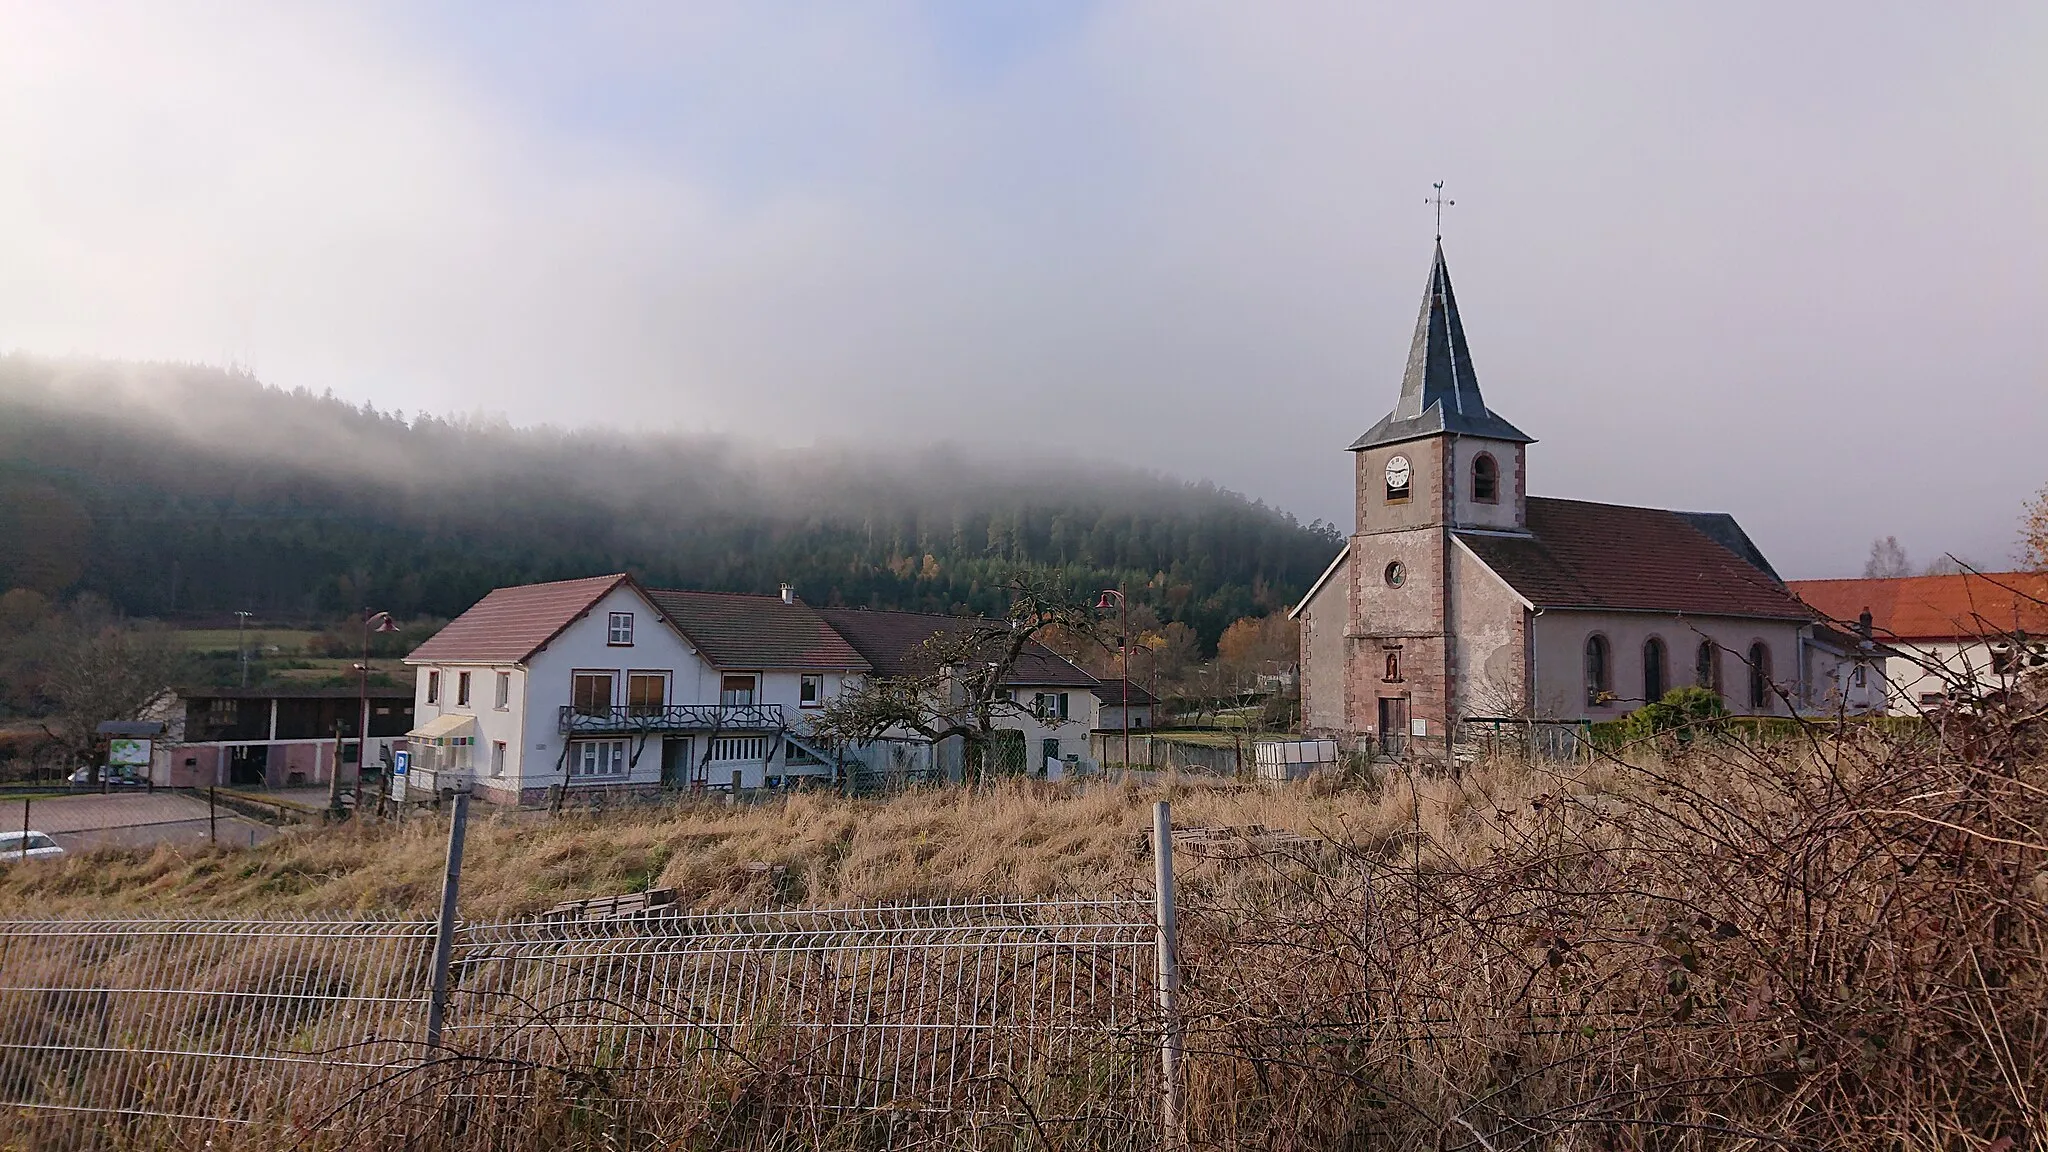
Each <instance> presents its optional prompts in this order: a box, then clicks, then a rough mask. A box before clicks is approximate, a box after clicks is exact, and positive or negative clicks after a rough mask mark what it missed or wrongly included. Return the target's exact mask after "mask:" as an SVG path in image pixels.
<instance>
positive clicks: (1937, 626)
mask: <svg viewBox="0 0 2048 1152" xmlns="http://www.w3.org/2000/svg"><path fill="white" fill-rule="evenodd" d="M1787 587H1789V588H1791V589H1792V592H1793V594H1794V595H1796V596H1798V597H1799V598H1800V599H1801V600H1803V601H1805V602H1806V603H1807V604H1809V605H1811V606H1812V607H1813V608H1814V610H1815V611H1817V612H1819V613H1820V614H1821V615H1824V616H1827V617H1828V618H1830V619H1833V620H1838V621H1841V622H1843V623H1850V622H1855V630H1857V631H1860V632H1864V633H1867V634H1869V635H1871V636H1874V637H1875V638H1876V639H1878V640H1879V641H1882V642H1883V645H1884V647H1885V649H1886V651H1887V652H1888V654H1889V655H1888V657H1887V658H1886V659H1885V661H1884V663H1883V667H1882V673H1883V675H1882V681H1883V683H1881V684H1878V685H1875V687H1876V688H1877V690H1878V691H1880V692H1885V691H1888V692H1889V695H1890V707H1891V711H1892V712H1893V713H1894V714H1895V715H1901V716H1911V715H1917V714H1919V713H1922V712H1925V711H1926V710H1927V709H1929V708H1935V707H1939V706H1941V705H1942V704H1945V703H1947V702H1949V697H1950V695H1951V693H1955V692H1960V693H1961V694H1963V695H1966V696H1968V695H1978V694H1982V693H1988V692H1996V691H2000V690H2003V689H2008V688H2011V687H2012V685H2013V682H2014V681H2015V680H2016V679H2017V678H2018V677H2019V676H2021V675H2024V674H2026V673H2028V672H2032V671H2036V670H2038V669H2042V668H2048V575H2044V574H2042V573H2039V572H1958V573H1952V574H1949V575H1943V576H1903V577H1897V578H1894V579H1888V580H1879V579H1873V580H1794V581H1792V582H1791V583H1789V584H1788V585H1787Z"/></svg>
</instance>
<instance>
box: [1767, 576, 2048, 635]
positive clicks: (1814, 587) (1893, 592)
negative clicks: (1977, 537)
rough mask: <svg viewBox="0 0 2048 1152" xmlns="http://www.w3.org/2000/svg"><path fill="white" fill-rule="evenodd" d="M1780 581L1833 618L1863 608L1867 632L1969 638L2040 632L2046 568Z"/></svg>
mask: <svg viewBox="0 0 2048 1152" xmlns="http://www.w3.org/2000/svg"><path fill="white" fill-rule="evenodd" d="M1787 587H1789V588H1790V589H1791V590H1792V591H1793V593H1794V594H1796V595H1797V596H1798V597H1799V598H1800V599H1801V600H1804V601H1805V602H1806V603H1808V604H1810V605H1812V606H1813V607H1814V608H1815V609H1816V610H1818V611H1820V612H1821V613H1823V614H1825V615H1827V616H1829V617H1831V618H1833V619H1836V620H1841V621H1847V622H1852V623H1853V622H1854V621H1855V620H1856V618H1857V617H1858V616H1860V615H1862V614H1863V612H1864V610H1865V609H1868V610H1869V612H1870V616H1871V628H1872V631H1873V632H1875V633H1876V634H1877V635H1878V636H1880V637H1887V638H1897V639H1900V640H1970V639H1976V638H1979V637H1984V636H2002V635H2006V634H2008V633H2012V632H2025V633H2027V634H2028V635H2030V636H2041V635H2048V573H2040V572H1978V573H1971V572H1965V573H1958V574H1955V575H1949V576H1902V577H1897V578H1894V579H1889V580H1794V581H1792V582H1791V583H1790V584H1788V585H1787Z"/></svg>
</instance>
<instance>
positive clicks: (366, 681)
mask: <svg viewBox="0 0 2048 1152" xmlns="http://www.w3.org/2000/svg"><path fill="white" fill-rule="evenodd" d="M396 631H398V621H396V620H393V619H392V618H391V613H389V612H372V611H370V610H369V609H368V608H365V609H363V659H362V662H361V663H359V664H357V665H356V696H357V703H358V704H359V705H360V707H361V709H362V711H361V712H360V713H359V715H358V721H357V724H356V812H357V813H358V814H360V813H361V812H362V810H363V769H364V767H366V766H367V765H368V764H369V762H370V633H372V632H396ZM333 789H334V791H333V796H332V798H333V799H334V800H335V801H336V802H337V806H339V801H340V799H341V762H340V760H339V759H337V760H336V761H335V764H334V783H333Z"/></svg>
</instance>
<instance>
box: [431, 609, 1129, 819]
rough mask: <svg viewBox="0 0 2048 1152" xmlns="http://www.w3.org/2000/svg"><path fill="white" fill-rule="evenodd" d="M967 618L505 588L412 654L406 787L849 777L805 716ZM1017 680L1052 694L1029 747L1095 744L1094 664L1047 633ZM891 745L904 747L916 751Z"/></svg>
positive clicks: (1024, 688)
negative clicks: (1058, 647) (1079, 661)
mask: <svg viewBox="0 0 2048 1152" xmlns="http://www.w3.org/2000/svg"><path fill="white" fill-rule="evenodd" d="M958 625H959V621H958V619H957V618H954V617H945V616H921V615H918V614H915V613H903V612H861V611H849V610H845V609H825V610H820V609H815V608H812V607H810V606H809V605H807V604H804V603H803V602H802V601H801V600H799V599H797V597H796V596H795V595H793V594H792V593H791V592H790V591H789V590H788V589H787V588H785V589H784V591H783V593H782V595H781V596H754V595H744V594H738V593H728V592H693V591H670V590H660V589H647V588H643V587H641V586H640V584H639V583H638V582H637V581H635V580H634V579H633V578H632V577H630V576H626V575H613V576H598V577H592V578H589V579H584V580H564V581H559V582H556V583H551V584H530V585H524V586H521V587H516V588H500V589H497V590H496V591H493V592H492V593H491V594H490V595H488V596H486V597H484V598H483V599H482V600H480V601H478V602H477V603H476V605H475V606H473V607H471V608H470V609H469V611H467V612H464V613H463V614H462V615H461V616H459V617H457V618H456V619H455V620H453V621H451V622H450V623H449V624H448V626H447V627H446V628H444V629H442V630H441V631H440V632H439V633H437V634H436V635H435V636H434V637H433V638H431V639H429V640H428V641H427V642H426V643H424V644H422V645H420V647H419V648H417V649H415V650H414V651H413V653H412V654H411V655H410V656H408V657H407V658H406V663H408V664H410V665H412V666H413V667H414V669H415V674H416V682H415V697H414V703H413V713H414V722H413V727H412V730H411V731H410V732H409V733H407V743H408V746H409V748H410V750H411V754H412V767H411V771H412V773H413V777H412V780H411V782H410V785H409V791H411V792H417V793H422V794H428V795H431V794H432V793H433V791H434V790H435V789H436V788H438V787H441V786H445V785H446V783H447V780H446V779H445V777H446V776H447V775H454V776H458V777H462V778H466V779H469V780H471V781H473V782H474V788H475V791H476V792H477V794H478V795H480V796H482V797H483V798H485V799H489V800H492V801H494V802H498V803H506V804H535V803H540V802H542V801H543V800H545V799H546V798H547V795H548V790H549V789H550V788H551V787H553V786H556V785H561V786H564V787H568V788H586V787H613V788H629V789H636V790H653V789H658V788H664V787H666V788H678V789H681V788H725V787H731V786H732V785H733V784H734V783H737V784H738V785H739V786H740V787H742V788H763V787H766V788H775V787H782V786H786V785H789V784H793V783H796V782H797V781H799V780H801V779H803V778H815V779H832V778H836V777H837V776H838V775H839V773H840V771H841V770H842V768H843V767H845V765H842V764H841V763H840V762H839V761H838V759H837V758H836V757H835V755H834V753H833V752H832V751H831V750H830V749H827V748H824V747H822V746H821V745H819V744H818V743H816V742H814V741H812V740H810V739H808V738H807V737H806V735H805V733H806V732H807V731H809V728H810V726H809V724H808V723H807V717H808V716H809V715H811V714H814V713H815V712H816V710H818V709H820V708H822V707H823V706H824V705H825V704H826V702H827V701H829V700H831V699H832V698H833V697H835V696H837V695H838V694H839V693H840V692H841V691H843V690H845V689H846V688H847V687H849V686H850V685H854V684H858V683H860V680H861V678H862V677H865V676H867V675H870V674H881V675H890V674H893V673H894V672H895V671H900V670H901V667H902V666H903V665H904V664H905V663H906V661H907V659H908V658H909V656H910V654H911V652H912V650H914V649H915V648H916V647H917V645H918V644H921V643H922V642H923V641H924V640H925V639H927V638H929V637H930V636H932V635H933V634H934V633H935V632H937V631H939V630H941V629H942V628H946V627H957V626H958ZM871 652H872V653H875V654H876V655H870V653H871ZM1013 683H1014V690H1015V691H1016V692H1019V693H1025V694H1028V695H1029V696H1030V698H1031V700H1032V701H1033V702H1034V703H1038V704H1040V707H1038V708H1035V709H1034V710H1033V711H1034V713H1036V714H1034V715H1031V716H1026V717H1022V718H1019V719H1017V720H1015V721H1014V722H1011V723H1009V724H1007V725H1006V726H1008V727H1012V728H1014V729H1016V730H1017V731H1018V732H1019V733H1020V735H1021V737H1022V738H1023V740H1024V741H1025V746H1026V747H1027V748H1030V749H1032V750H1034V751H1036V752H1037V753H1038V754H1039V755H1040V756H1050V757H1053V758H1061V757H1064V756H1068V755H1072V754H1078V753H1085V751H1086V749H1087V732H1088V729H1089V727H1090V726H1091V725H1092V724H1093V723H1094V719H1095V714H1096V713H1095V701H1094V697H1093V695H1092V694H1091V693H1090V691H1089V689H1090V688H1092V687H1093V685H1094V683H1095V681H1094V679H1093V678H1092V677H1089V676H1088V674H1087V673H1085V672H1082V671H1081V670H1080V669H1078V668H1076V667H1074V666H1073V665H1072V664H1069V663H1067V662H1066V661H1064V660H1061V659H1060V658H1059V657H1057V656H1054V655H1052V654H1051V653H1050V652H1047V651H1045V650H1044V649H1042V648H1039V647H1037V646H1036V645H1034V646H1032V650H1031V651H1029V652H1027V653H1026V654H1025V657H1024V658H1023V659H1022V660H1020V661H1019V662H1018V665H1017V676H1016V677H1015V678H1014V680H1013ZM889 751H891V752H893V753H896V754H898V755H899V758H900V754H901V753H902V752H903V751H904V749H903V747H902V746H901V745H900V743H899V744H897V745H895V746H893V747H892V748H891V749H890V750H889ZM914 751H915V752H916V753H917V755H916V759H918V760H919V763H918V764H916V765H914V767H916V768H925V769H928V768H930V767H932V766H933V763H932V756H931V754H930V750H928V749H926V750H914ZM877 754H878V753H877V750H876V749H858V750H854V752H853V755H857V756H859V757H860V758H862V759H863V760H872V759H873V758H874V757H875V756H876V755H877ZM941 766H943V765H941ZM868 767H871V768H873V767H886V765H875V764H869V765H868Z"/></svg>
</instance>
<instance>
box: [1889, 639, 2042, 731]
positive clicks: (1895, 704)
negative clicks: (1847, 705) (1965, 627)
mask: <svg viewBox="0 0 2048 1152" xmlns="http://www.w3.org/2000/svg"><path fill="white" fill-rule="evenodd" d="M1887 646H1888V647H1890V648H1891V649H1892V650H1893V652H1894V655H1892V656H1891V657H1890V658H1888V659H1887V660H1886V661H1885V662H1884V678H1885V681H1886V689H1887V693H1888V703H1889V707H1890V710H1891V712H1892V714H1893V715H1895V716H1918V715H1922V714H1924V713H1925V712H1927V711H1928V710H1929V709H1932V708H1939V707H1941V706H1942V705H1943V704H1945V703H1947V702H1948V698H1949V694H1950V692H1951V691H1955V690H1960V691H1961V692H1962V693H1963V694H1964V695H1971V696H1974V695H1981V694H1983V693H1987V692H1995V691H2000V690H2004V689H2009V688H2011V687H2012V685H2013V682H2014V680H2015V679H2016V675H2015V674H2016V673H2018V672H2025V671H2033V670H2037V669H2040V668H2043V667H2048V643H2044V642H2041V641H2033V642H2031V643H2024V644H2023V643H2020V642H2017V641H2015V640H2013V639H2011V638H2008V637H2003V636H2001V637H1995V638H1992V639H1971V640H1947V641H1942V640H1914V641H1901V640H1893V641H1888V642H1887Z"/></svg>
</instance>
